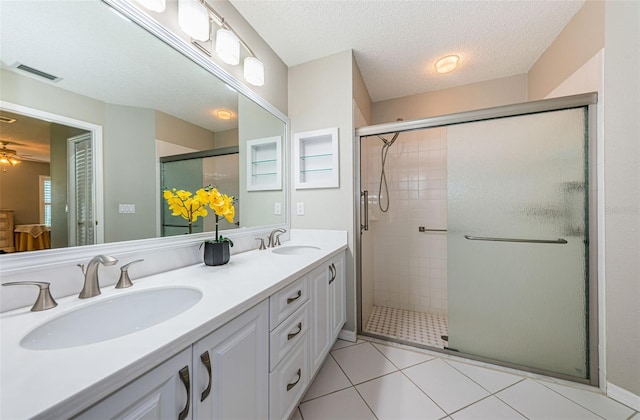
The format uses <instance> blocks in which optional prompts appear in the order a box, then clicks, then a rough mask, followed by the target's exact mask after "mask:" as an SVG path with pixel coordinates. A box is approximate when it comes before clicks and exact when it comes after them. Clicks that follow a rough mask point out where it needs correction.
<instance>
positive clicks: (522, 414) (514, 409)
mask: <svg viewBox="0 0 640 420" xmlns="http://www.w3.org/2000/svg"><path fill="white" fill-rule="evenodd" d="M525 380H527V378H522V379H521V380H519V381H518V382H516V383H515V384H511V385H509V386H508V387H506V388H503V389H501V390H500V391H496V393H495V394H492V395H493V396H494V397H496V398H497V399H498V400H500V401H501V402H502V403H503V404H505V405H506V406H507V407H510V408H511V409H512V410H513V411H515V412H516V413H518V414H520V415H521V416H522V417H524V418H525V419H528V418H529V417H527V416H525V415H524V413H521V412H520V411H519V410H518V409H517V408H515V407H513V406H512V405H511V404H509V403H508V402H506V401H505V400H503V399H502V398H500V396H499V395H498V394H499V393H500V392H502V391H504V390H506V389H509V388H511V387H514V386H516V385H518V384H519V383H521V382H524V381H525Z"/></svg>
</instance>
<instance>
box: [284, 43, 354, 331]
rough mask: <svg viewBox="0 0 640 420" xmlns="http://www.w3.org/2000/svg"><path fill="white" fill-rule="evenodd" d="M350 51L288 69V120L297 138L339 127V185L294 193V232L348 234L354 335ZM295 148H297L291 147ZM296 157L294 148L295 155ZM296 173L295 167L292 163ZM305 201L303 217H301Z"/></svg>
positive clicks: (350, 325) (349, 306)
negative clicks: (298, 209) (309, 230)
mask: <svg viewBox="0 0 640 420" xmlns="http://www.w3.org/2000/svg"><path fill="white" fill-rule="evenodd" d="M352 70H353V67H352V52H351V50H348V51H345V52H342V53H339V54H335V55H331V56H329V57H325V58H322V59H319V60H315V61H311V62H308V63H305V64H300V65H298V66H294V67H291V68H290V69H289V110H290V112H289V117H290V118H291V138H292V139H293V136H294V134H295V133H298V132H303V131H311V130H318V129H323V128H330V127H338V136H339V153H340V186H339V187H338V188H322V189H308V190H295V189H292V191H291V202H292V203H291V209H290V211H291V227H293V228H301V229H302V228H315V229H337V230H346V231H347V232H348V236H349V250H348V252H347V261H346V280H347V324H346V326H345V329H346V330H350V331H355V322H356V312H355V311H356V310H355V282H354V278H355V272H354V263H353V253H354V235H355V234H356V233H357V232H355V231H354V198H353V197H354V192H353V191H354V188H353V137H354V126H353V93H352V92H353V81H352ZM292 146H293V145H292ZM290 153H291V154H292V153H293V147H292V149H291V150H290ZM290 165H291V170H292V171H293V165H292V162H290ZM298 202H302V203H304V207H305V214H304V216H298V215H296V203H298Z"/></svg>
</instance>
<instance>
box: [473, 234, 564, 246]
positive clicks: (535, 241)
mask: <svg viewBox="0 0 640 420" xmlns="http://www.w3.org/2000/svg"><path fill="white" fill-rule="evenodd" d="M464 237H465V238H466V239H468V240H470V241H494V242H526V243H530V244H560V245H564V244H566V243H568V242H567V240H566V239H562V238H559V239H517V238H487V237H484V236H470V235H464Z"/></svg>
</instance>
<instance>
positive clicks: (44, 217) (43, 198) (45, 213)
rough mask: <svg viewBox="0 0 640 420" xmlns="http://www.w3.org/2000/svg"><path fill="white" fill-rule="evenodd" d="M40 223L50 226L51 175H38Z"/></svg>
mask: <svg viewBox="0 0 640 420" xmlns="http://www.w3.org/2000/svg"><path fill="white" fill-rule="evenodd" d="M40 224H43V225H47V226H48V227H51V177H50V176H44V175H40Z"/></svg>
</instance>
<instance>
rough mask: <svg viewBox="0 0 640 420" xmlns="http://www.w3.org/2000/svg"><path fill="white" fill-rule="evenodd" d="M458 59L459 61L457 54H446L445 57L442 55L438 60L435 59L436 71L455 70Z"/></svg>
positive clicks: (447, 71) (446, 71)
mask: <svg viewBox="0 0 640 420" xmlns="http://www.w3.org/2000/svg"><path fill="white" fill-rule="evenodd" d="M458 61H460V57H458V56H457V55H447V56H446V57H442V58H441V59H440V60H438V61H436V71H437V72H438V73H449V72H450V71H453V70H455V68H456V67H457V66H458Z"/></svg>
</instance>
